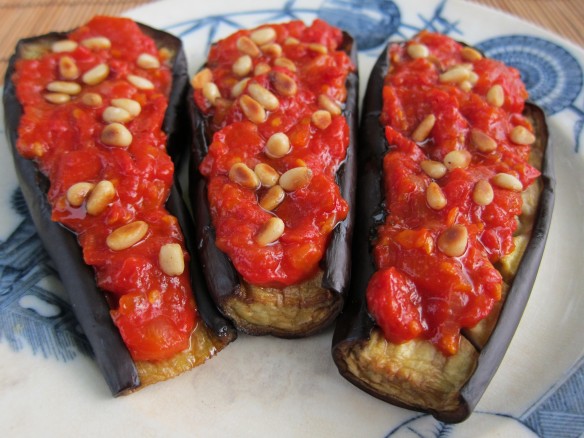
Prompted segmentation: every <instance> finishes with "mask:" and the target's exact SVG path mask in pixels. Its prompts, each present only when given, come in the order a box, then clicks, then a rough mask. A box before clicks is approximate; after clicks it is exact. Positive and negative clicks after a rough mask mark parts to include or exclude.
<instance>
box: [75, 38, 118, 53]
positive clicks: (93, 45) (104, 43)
mask: <svg viewBox="0 0 584 438" xmlns="http://www.w3.org/2000/svg"><path fill="white" fill-rule="evenodd" d="M81 45H82V46H85V47H87V48H88V49H92V50H99V49H109V48H110V47H111V46H112V42H111V41H110V40H109V39H108V38H106V37H101V36H100V37H93V38H86V39H84V40H83V41H81Z"/></svg>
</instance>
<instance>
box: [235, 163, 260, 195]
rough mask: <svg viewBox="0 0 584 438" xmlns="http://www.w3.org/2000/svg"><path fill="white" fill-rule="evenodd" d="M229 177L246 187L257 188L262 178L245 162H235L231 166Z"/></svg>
mask: <svg viewBox="0 0 584 438" xmlns="http://www.w3.org/2000/svg"><path fill="white" fill-rule="evenodd" d="M229 179H230V180H231V181H233V182H234V183H236V184H239V185H240V186H242V187H245V188H246V189H252V190H256V189H258V188H259V187H260V179H259V178H258V176H257V175H256V174H255V172H254V171H253V170H251V169H250V168H249V167H248V166H247V165H246V164H245V163H235V164H234V165H233V166H231V169H229Z"/></svg>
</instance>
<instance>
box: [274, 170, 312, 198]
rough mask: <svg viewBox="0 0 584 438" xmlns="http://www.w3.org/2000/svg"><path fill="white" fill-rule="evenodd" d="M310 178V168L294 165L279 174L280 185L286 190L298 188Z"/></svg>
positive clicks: (306, 184)
mask: <svg viewBox="0 0 584 438" xmlns="http://www.w3.org/2000/svg"><path fill="white" fill-rule="evenodd" d="M311 180H312V170H310V169H309V168H308V167H294V168H292V169H290V170H288V171H286V172H284V173H283V174H282V175H281V176H280V186H281V187H282V188H283V189H284V190H286V191H287V192H293V191H295V190H300V189H302V188H304V187H306V186H308V184H310V181H311Z"/></svg>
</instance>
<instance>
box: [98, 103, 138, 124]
mask: <svg viewBox="0 0 584 438" xmlns="http://www.w3.org/2000/svg"><path fill="white" fill-rule="evenodd" d="M101 117H102V119H103V121H104V122H106V123H114V122H117V123H126V122H129V121H130V120H132V116H131V115H130V113H129V112H128V111H126V110H125V109H122V108H118V107H115V106H108V107H107V108H106V109H105V110H104V111H103V113H102V115H101Z"/></svg>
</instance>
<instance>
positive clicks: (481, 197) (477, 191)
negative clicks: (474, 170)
mask: <svg viewBox="0 0 584 438" xmlns="http://www.w3.org/2000/svg"><path fill="white" fill-rule="evenodd" d="M494 198H495V193H494V192H493V186H491V184H490V183H489V181H487V180H485V179H481V180H479V181H477V183H476V184H475V186H474V189H473V191H472V200H473V201H474V202H475V203H476V204H478V205H489V204H490V203H491V202H493V199H494Z"/></svg>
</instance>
